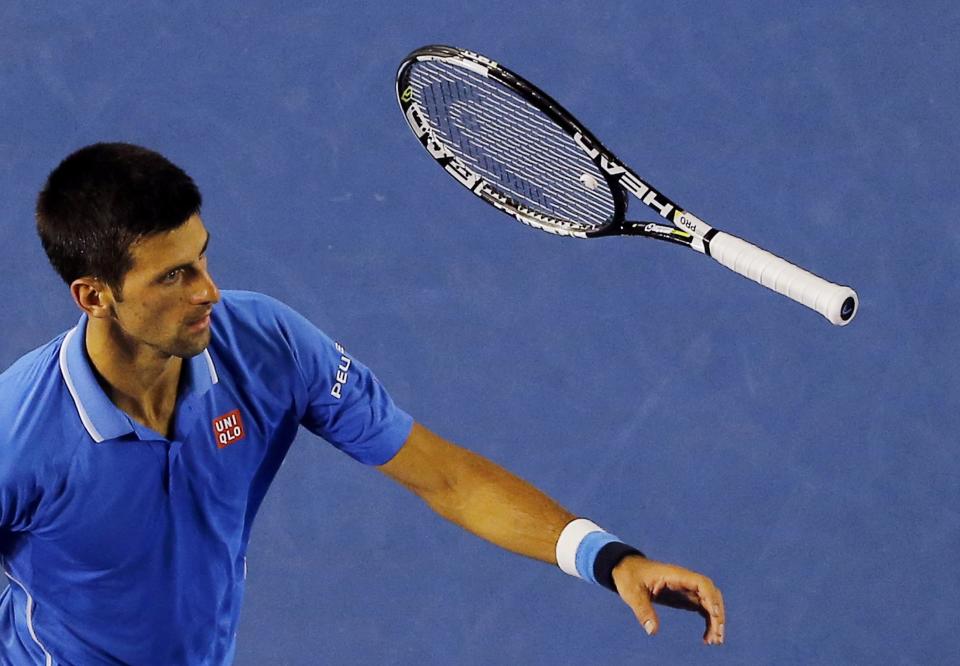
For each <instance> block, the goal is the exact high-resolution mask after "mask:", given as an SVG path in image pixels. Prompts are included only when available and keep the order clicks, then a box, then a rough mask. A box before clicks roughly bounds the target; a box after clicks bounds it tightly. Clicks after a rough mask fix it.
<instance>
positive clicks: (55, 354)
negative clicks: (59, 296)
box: [0, 332, 66, 410]
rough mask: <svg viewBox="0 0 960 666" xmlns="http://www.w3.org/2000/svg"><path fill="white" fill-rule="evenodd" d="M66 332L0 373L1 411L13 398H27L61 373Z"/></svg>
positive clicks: (28, 353)
mask: <svg viewBox="0 0 960 666" xmlns="http://www.w3.org/2000/svg"><path fill="white" fill-rule="evenodd" d="M65 335H66V332H64V333H61V334H60V335H58V336H57V337H55V338H54V339H53V340H51V341H50V342H48V343H46V344H44V345H41V346H39V347H37V348H36V349H33V350H31V351H29V352H27V353H26V354H24V355H23V356H21V357H20V358H18V359H17V360H16V361H14V362H13V364H11V365H10V367H9V368H7V369H6V370H4V371H3V372H2V373H0V410H2V409H3V407H4V405H5V404H7V403H9V402H10V399H11V398H16V397H26V396H23V395H22V394H24V393H25V392H26V393H29V392H33V391H34V390H35V389H36V388H37V386H38V384H41V383H43V382H46V381H49V380H50V379H51V376H53V375H56V374H57V373H59V366H60V359H59V353H60V346H61V344H62V343H63V338H64V336H65Z"/></svg>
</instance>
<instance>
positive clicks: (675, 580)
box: [650, 575, 726, 645]
mask: <svg viewBox="0 0 960 666" xmlns="http://www.w3.org/2000/svg"><path fill="white" fill-rule="evenodd" d="M650 592H651V595H652V596H653V599H654V601H656V603H658V604H662V605H665V606H671V607H673V608H682V609H685V610H692V611H695V612H697V613H699V614H700V615H701V616H703V618H704V620H706V624H707V626H706V630H705V631H704V634H703V640H704V642H705V643H708V644H711V645H720V644H722V643H723V641H724V637H725V636H724V629H725V627H724V623H725V621H726V617H725V613H724V608H723V596H722V595H721V594H720V590H718V589H717V588H716V586H715V585H714V584H713V583H712V582H711V581H710V580H709V579H708V578H704V577H701V576H699V575H695V577H694V578H690V577H689V576H676V577H675V576H664V577H662V578H660V579H659V580H657V581H656V582H655V583H654V585H653V586H652V588H651V590H650Z"/></svg>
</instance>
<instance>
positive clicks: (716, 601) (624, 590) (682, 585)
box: [613, 555, 725, 645]
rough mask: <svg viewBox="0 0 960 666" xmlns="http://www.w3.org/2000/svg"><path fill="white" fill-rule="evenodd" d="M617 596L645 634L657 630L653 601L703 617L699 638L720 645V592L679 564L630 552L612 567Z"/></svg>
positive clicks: (721, 606)
mask: <svg viewBox="0 0 960 666" xmlns="http://www.w3.org/2000/svg"><path fill="white" fill-rule="evenodd" d="M613 582H614V584H615V585H616V586H617V591H618V592H619V593H620V598H621V599H623V600H624V602H625V603H626V604H627V605H628V606H630V609H631V610H633V614H634V615H636V616H637V620H639V622H640V624H642V625H643V628H644V629H645V630H646V632H647V633H648V634H655V633H657V629H659V627H660V621H659V620H658V619H657V614H656V612H655V611H654V610H653V604H654V603H658V604H663V605H665V606H672V607H674V608H683V609H685V610H692V611H695V612H697V613H699V614H700V615H702V616H703V617H704V619H705V620H706V622H707V629H706V631H705V632H704V634H703V642H704V643H707V644H709V645H720V644H722V643H723V639H724V627H723V624H724V617H725V615H724V610H723V595H721V594H720V590H718V589H717V586H716V585H714V584H713V581H711V580H710V579H709V578H707V577H706V576H701V575H700V574H698V573H694V572H693V571H690V570H688V569H684V568H683V567H678V566H674V565H672V564H663V563H662V562H656V561H654V560H648V559H646V558H644V557H640V556H637V555H630V556H628V557H625V558H623V560H622V561H621V562H620V563H619V564H618V565H617V566H616V567H614V569H613Z"/></svg>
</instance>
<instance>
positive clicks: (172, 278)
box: [163, 268, 183, 282]
mask: <svg viewBox="0 0 960 666" xmlns="http://www.w3.org/2000/svg"><path fill="white" fill-rule="evenodd" d="M182 272H183V269H182V268H178V269H176V270H172V271H170V272H169V273H167V274H166V275H164V276H163V281H164V282H176V281H177V278H178V277H180V274H181V273H182Z"/></svg>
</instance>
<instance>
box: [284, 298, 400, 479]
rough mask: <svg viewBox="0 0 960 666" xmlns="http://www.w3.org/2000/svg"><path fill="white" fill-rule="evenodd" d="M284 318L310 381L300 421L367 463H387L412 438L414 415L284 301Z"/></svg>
mask: <svg viewBox="0 0 960 666" xmlns="http://www.w3.org/2000/svg"><path fill="white" fill-rule="evenodd" d="M280 316H281V317H282V319H283V321H282V325H283V328H285V329H286V332H287V334H288V342H289V344H290V346H291V348H292V350H293V354H294V358H295V361H296V364H297V368H298V370H299V372H300V375H301V378H302V379H303V382H304V385H305V391H306V401H305V404H304V405H303V409H302V415H301V417H300V424H301V425H302V426H304V427H305V428H307V429H308V430H310V431H311V432H312V433H314V434H315V435H319V436H320V437H323V438H324V439H325V440H327V441H328V442H330V443H331V444H333V445H334V446H335V447H337V448H338V449H340V450H341V451H343V452H344V453H346V454H347V455H349V456H351V457H352V458H354V459H356V460H358V461H360V462H362V463H364V464H367V465H382V464H383V463H386V462H388V461H389V460H390V459H391V458H393V457H394V456H395V455H396V454H397V452H398V451H399V450H400V448H401V447H402V446H403V444H404V442H405V441H406V440H407V437H408V436H409V434H410V430H411V428H412V427H413V418H412V417H411V416H410V415H409V414H407V413H406V412H405V411H403V410H402V409H400V408H399V407H397V405H396V404H394V402H393V400H392V399H391V397H390V394H389V393H387V390H386V389H385V388H384V387H383V385H382V384H381V383H380V380H378V379H377V377H376V375H374V374H373V372H372V371H371V370H370V369H369V368H368V367H367V366H365V365H363V364H362V363H361V362H359V361H357V360H356V359H355V358H353V356H351V355H350V354H349V353H348V352H347V351H346V350H345V349H344V347H343V345H341V344H340V343H338V342H334V341H333V340H332V339H330V337H328V336H327V335H326V334H325V333H323V332H322V331H321V330H320V329H318V328H317V327H316V326H314V325H313V324H312V323H311V322H310V321H309V320H307V319H306V318H305V317H304V316H302V315H300V314H299V313H297V312H296V311H294V310H292V309H290V308H288V307H287V306H282V304H281V312H280Z"/></svg>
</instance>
